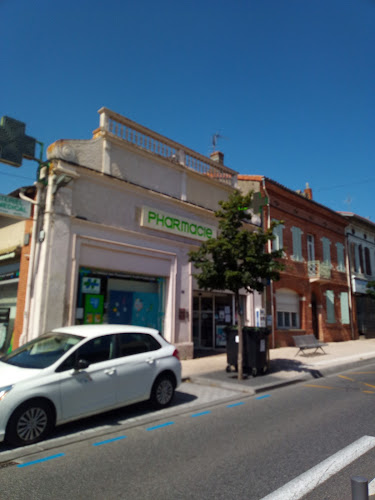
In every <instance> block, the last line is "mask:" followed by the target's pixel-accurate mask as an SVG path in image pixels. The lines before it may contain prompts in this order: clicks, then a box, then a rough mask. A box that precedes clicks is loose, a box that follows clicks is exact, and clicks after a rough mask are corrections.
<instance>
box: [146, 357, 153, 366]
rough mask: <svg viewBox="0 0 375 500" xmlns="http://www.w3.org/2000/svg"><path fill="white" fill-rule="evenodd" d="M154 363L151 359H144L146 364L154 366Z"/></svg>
mask: <svg viewBox="0 0 375 500" xmlns="http://www.w3.org/2000/svg"><path fill="white" fill-rule="evenodd" d="M154 361H155V360H154V359H153V358H148V359H146V363H148V364H149V365H152V364H154Z"/></svg>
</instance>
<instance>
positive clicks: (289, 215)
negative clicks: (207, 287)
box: [238, 175, 357, 347]
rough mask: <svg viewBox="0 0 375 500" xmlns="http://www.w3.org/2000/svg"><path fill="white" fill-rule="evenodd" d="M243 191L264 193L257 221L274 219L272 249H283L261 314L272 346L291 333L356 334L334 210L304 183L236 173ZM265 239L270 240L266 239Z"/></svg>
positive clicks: (342, 223) (341, 227) (328, 337)
mask: <svg viewBox="0 0 375 500" xmlns="http://www.w3.org/2000/svg"><path fill="white" fill-rule="evenodd" d="M238 181H239V187H240V189H241V190H242V191H243V192H248V191H249V190H253V191H254V192H260V193H261V195H262V197H263V198H264V206H263V208H262V211H263V213H262V215H263V225H264V227H269V225H270V223H271V221H273V220H275V221H280V222H281V224H280V225H279V226H277V227H276V229H275V236H276V237H275V240H274V241H273V242H272V245H273V246H274V248H275V249H277V248H283V249H284V259H283V260H284V264H285V269H284V271H283V272H282V273H281V279H280V281H278V282H273V283H271V285H270V287H269V295H270V297H269V300H267V311H266V314H267V316H268V318H269V320H268V323H269V324H270V323H271V321H270V320H271V318H272V342H271V346H272V347H283V346H287V345H294V343H293V339H292V336H293V335H298V334H314V335H315V336H316V337H317V338H319V339H320V340H322V341H326V342H333V341H343V340H351V339H354V338H357V334H356V332H355V328H354V325H353V322H352V314H351V295H350V288H349V284H348V278H347V263H346V250H345V227H346V225H347V222H346V220H345V218H344V217H342V216H341V215H340V214H338V213H337V212H335V211H333V210H331V209H329V208H327V207H325V206H323V205H320V204H319V203H316V202H315V201H313V200H312V191H311V189H310V188H309V187H308V186H307V187H306V189H305V190H304V191H303V192H295V191H292V190H290V189H288V188H286V187H285V186H282V185H281V184H279V183H277V182H275V181H273V180H271V179H269V178H267V177H264V176H256V175H239V176H238ZM270 245H271V243H270Z"/></svg>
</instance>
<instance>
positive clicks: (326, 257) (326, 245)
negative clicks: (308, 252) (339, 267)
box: [322, 237, 331, 265]
mask: <svg viewBox="0 0 375 500" xmlns="http://www.w3.org/2000/svg"><path fill="white" fill-rule="evenodd" d="M322 243H323V262H324V263H325V264H328V265H331V249H330V246H331V242H330V240H329V239H328V238H325V237H323V238H322Z"/></svg>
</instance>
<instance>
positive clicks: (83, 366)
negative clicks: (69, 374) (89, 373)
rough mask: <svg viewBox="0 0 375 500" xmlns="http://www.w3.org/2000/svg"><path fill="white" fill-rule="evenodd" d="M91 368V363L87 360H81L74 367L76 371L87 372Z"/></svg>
mask: <svg viewBox="0 0 375 500" xmlns="http://www.w3.org/2000/svg"><path fill="white" fill-rule="evenodd" d="M89 366H90V363H89V362H88V361H86V359H79V360H78V361H77V362H76V364H75V365H74V369H75V370H76V371H79V370H86V368H88V367H89Z"/></svg>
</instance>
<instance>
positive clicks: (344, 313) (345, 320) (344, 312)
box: [340, 292, 350, 325]
mask: <svg viewBox="0 0 375 500" xmlns="http://www.w3.org/2000/svg"><path fill="white" fill-rule="evenodd" d="M340 306H341V323H342V324H343V325H348V324H349V323H350V319H349V301H348V292H341V294H340Z"/></svg>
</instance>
